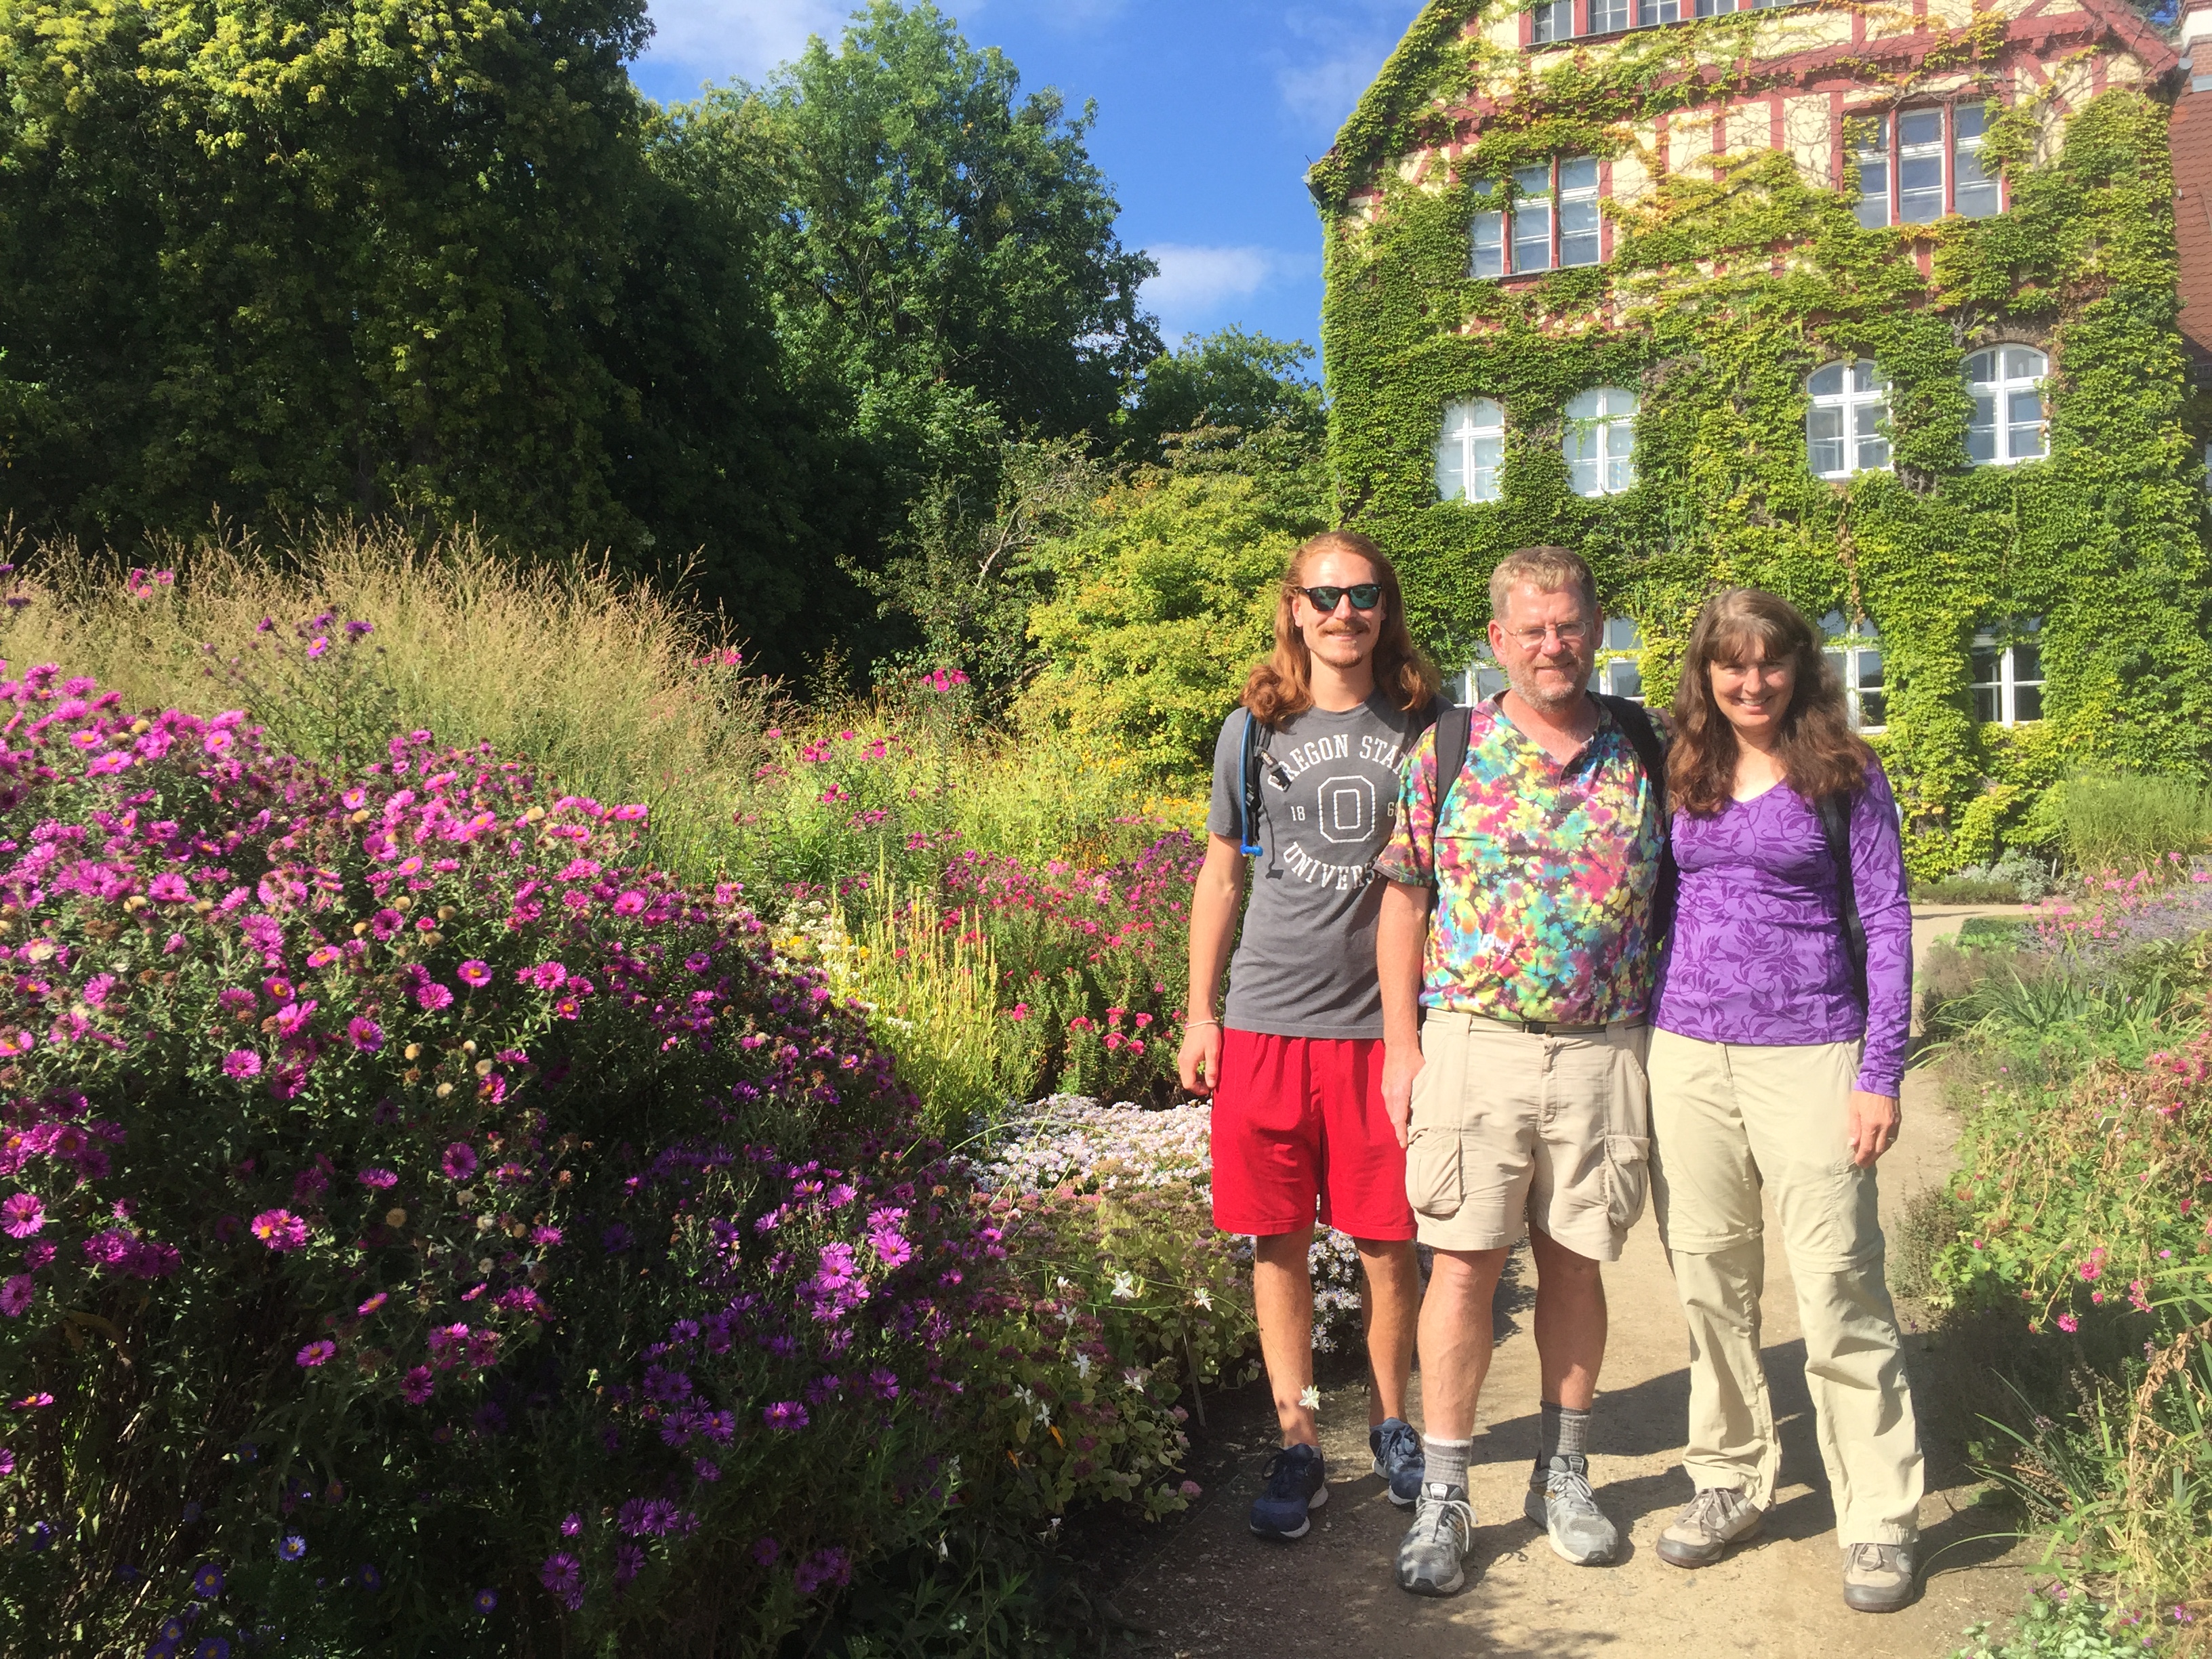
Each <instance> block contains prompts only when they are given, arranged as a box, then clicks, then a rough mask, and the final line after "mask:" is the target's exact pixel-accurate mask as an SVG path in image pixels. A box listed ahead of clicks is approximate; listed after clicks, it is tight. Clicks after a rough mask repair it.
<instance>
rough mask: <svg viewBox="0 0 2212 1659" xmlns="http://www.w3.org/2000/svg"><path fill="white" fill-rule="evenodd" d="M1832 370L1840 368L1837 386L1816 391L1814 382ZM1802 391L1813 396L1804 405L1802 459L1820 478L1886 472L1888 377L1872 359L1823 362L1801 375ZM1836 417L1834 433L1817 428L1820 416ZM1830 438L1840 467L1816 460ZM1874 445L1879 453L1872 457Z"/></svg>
mask: <svg viewBox="0 0 2212 1659" xmlns="http://www.w3.org/2000/svg"><path fill="white" fill-rule="evenodd" d="M1831 371H1840V374H1839V376H1838V389H1837V390H1836V391H1833V392H1820V391H1815V390H1814V382H1816V381H1817V380H1820V377H1821V376H1822V375H1824V374H1828V373H1830V372H1831ZM1805 395H1806V397H1807V398H1809V399H1810V400H1811V401H1810V403H1809V404H1808V406H1807V408H1806V410H1805V464H1806V465H1808V466H1809V467H1811V468H1812V469H1813V475H1814V477H1820V478H1849V477H1854V476H1855V475H1857V474H1858V473H1861V472H1887V471H1889V470H1890V452H1889V432H1888V423H1889V382H1888V380H1886V379H1884V378H1883V375H1882V372H1881V369H1880V368H1877V367H1876V366H1875V363H1874V362H1873V361H1872V360H1871V359H1870V358H1866V357H1860V358H1857V359H1850V358H1845V359H1841V360H1839V361H1838V362H1832V363H1823V364H1821V365H1820V368H1816V369H1814V371H1813V372H1812V373H1811V374H1808V375H1807V376H1806V377H1805ZM1830 415H1832V416H1834V417H1835V422H1836V432H1835V435H1833V436H1832V437H1823V436H1822V435H1820V430H1819V428H1820V426H1821V425H1822V423H1823V422H1822V416H1830ZM1823 443H1832V444H1834V445H1836V446H1838V448H1837V453H1838V456H1839V457H1840V458H1841V459H1842V461H1843V465H1841V466H1840V467H1823V466H1822V465H1820V451H1819V446H1820V445H1821V444H1823ZM1875 446H1878V447H1879V448H1880V454H1879V457H1878V458H1875V457H1872V456H1870V454H1869V450H1870V448H1871V447H1875Z"/></svg>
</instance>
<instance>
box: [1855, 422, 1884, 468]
mask: <svg viewBox="0 0 2212 1659" xmlns="http://www.w3.org/2000/svg"><path fill="white" fill-rule="evenodd" d="M1880 418H1881V410H1879V409H1876V408H1875V407H1873V406H1872V405H1864V406H1862V407H1861V409H1860V410H1859V440H1858V446H1857V450H1858V453H1857V459H1855V460H1854V462H1853V463H1852V465H1854V466H1856V467H1857V470H1858V471H1861V472H1882V471H1887V470H1888V467H1889V440H1888V439H1887V438H1885V437H1882V436H1881V435H1878V434H1874V433H1873V428H1874V425H1875V422H1876V421H1878V420H1879V419H1880Z"/></svg>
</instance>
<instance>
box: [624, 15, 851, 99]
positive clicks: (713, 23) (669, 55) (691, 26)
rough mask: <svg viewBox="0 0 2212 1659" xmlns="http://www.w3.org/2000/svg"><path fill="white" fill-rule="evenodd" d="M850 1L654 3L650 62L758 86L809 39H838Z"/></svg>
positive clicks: (648, 53)
mask: <svg viewBox="0 0 2212 1659" xmlns="http://www.w3.org/2000/svg"><path fill="white" fill-rule="evenodd" d="M851 11H852V6H851V4H850V3H848V0H653V3H652V6H651V12H652V15H653V44H652V45H651V46H649V47H647V50H646V54H645V55H646V58H647V59H648V60H649V61H652V62H655V63H659V64H682V65H683V66H684V68H686V69H690V70H697V71H698V72H699V73H700V74H702V76H711V77H713V78H714V79H716V80H725V79H727V78H729V77H730V76H741V77H743V78H744V79H745V80H748V81H758V80H759V79H761V78H762V77H763V76H765V75H766V74H767V73H768V72H769V70H772V69H774V68H775V66H776V65H777V64H785V63H788V62H789V61H790V60H791V59H792V58H795V57H797V56H798V55H799V48H800V47H802V46H805V44H806V37H807V36H808V35H810V34H819V35H821V36H822V37H823V39H825V40H836V38H837V37H838V35H840V34H841V33H843V31H844V27H845V20H846V18H847V17H848V15H850V14H851Z"/></svg>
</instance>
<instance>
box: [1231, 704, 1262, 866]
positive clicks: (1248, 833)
mask: <svg viewBox="0 0 2212 1659" xmlns="http://www.w3.org/2000/svg"><path fill="white" fill-rule="evenodd" d="M1255 727H1258V728H1259V730H1260V731H1261V732H1262V733H1264V732H1265V731H1266V730H1267V728H1266V727H1264V726H1260V722H1259V720H1257V719H1255V717H1254V715H1253V713H1252V711H1251V710H1250V709H1249V708H1248V709H1246V710H1245V711H1244V747H1243V754H1242V755H1241V756H1240V757H1239V758H1238V761H1237V771H1238V773H1239V775H1240V776H1241V778H1242V780H1243V786H1244V787H1243V794H1242V795H1241V796H1240V797H1239V799H1238V800H1237V851H1238V852H1240V853H1242V854H1243V855H1244V856H1245V857H1246V858H1248V859H1256V858H1258V857H1259V856H1260V854H1261V853H1262V852H1263V851H1265V850H1266V849H1265V848H1262V847H1261V845H1260V768H1261V764H1262V763H1263V762H1264V761H1265V759H1266V757H1267V738H1266V737H1265V736H1264V735H1263V736H1261V738H1260V740H1259V741H1258V742H1256V743H1255V742H1254V741H1253V735H1254V728H1255Z"/></svg>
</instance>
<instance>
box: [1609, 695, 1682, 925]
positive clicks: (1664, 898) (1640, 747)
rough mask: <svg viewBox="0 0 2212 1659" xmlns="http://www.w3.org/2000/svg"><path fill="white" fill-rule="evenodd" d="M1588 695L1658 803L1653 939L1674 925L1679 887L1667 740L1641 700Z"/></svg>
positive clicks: (1653, 896) (1652, 914) (1652, 902)
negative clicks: (1631, 753)
mask: <svg viewBox="0 0 2212 1659" xmlns="http://www.w3.org/2000/svg"><path fill="white" fill-rule="evenodd" d="M1590 696H1593V697H1595V698H1596V699H1597V701H1598V704H1599V706H1600V707H1601V708H1603V709H1604V710H1605V711H1606V713H1607V714H1611V715H1612V716H1613V720H1614V721H1615V723H1616V724H1618V725H1619V726H1620V729H1621V732H1622V734H1623V735H1624V736H1626V738H1627V739H1628V746H1629V747H1630V748H1632V749H1633V750H1635V751H1636V760H1637V763H1638V765H1640V766H1641V767H1643V769H1644V777H1645V778H1646V779H1648V780H1649V781H1650V784H1651V794H1652V799H1654V800H1655V801H1656V802H1657V803H1658V806H1659V881H1658V884H1657V885H1656V887H1654V888H1653V889H1652V892H1651V938H1652V939H1653V940H1654V942H1655V943H1656V942H1657V941H1661V940H1663V939H1665V938H1666V937H1667V933H1668V929H1670V928H1671V927H1673V926H1674V901H1675V897H1676V895H1677V894H1678V892H1679V890H1680V887H1681V872H1680V871H1679V870H1678V869H1676V868H1675V865H1674V813H1673V812H1672V811H1669V810H1668V805H1667V740H1666V739H1665V738H1662V737H1661V736H1660V735H1659V728H1658V726H1656V725H1655V724H1653V722H1652V719H1651V711H1650V709H1648V708H1645V707H1644V705H1643V704H1642V703H1640V702H1630V701H1629V700H1628V699H1627V698H1626V697H1614V696H1607V694H1605V693H1604V692H1602V691H1593V692H1591V693H1590Z"/></svg>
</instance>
